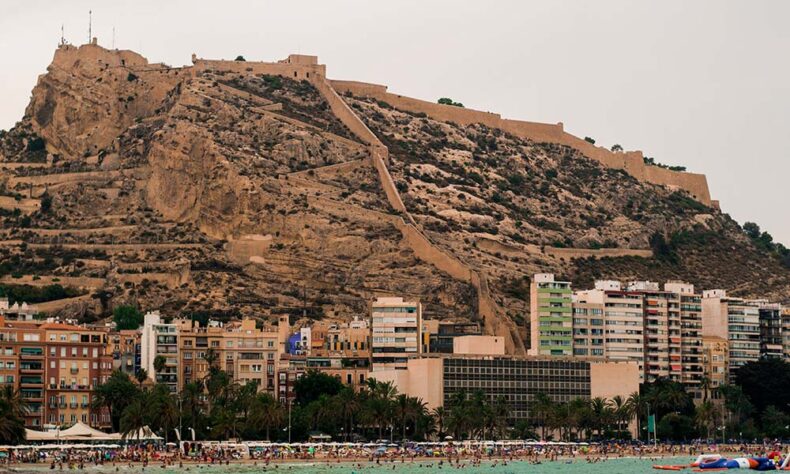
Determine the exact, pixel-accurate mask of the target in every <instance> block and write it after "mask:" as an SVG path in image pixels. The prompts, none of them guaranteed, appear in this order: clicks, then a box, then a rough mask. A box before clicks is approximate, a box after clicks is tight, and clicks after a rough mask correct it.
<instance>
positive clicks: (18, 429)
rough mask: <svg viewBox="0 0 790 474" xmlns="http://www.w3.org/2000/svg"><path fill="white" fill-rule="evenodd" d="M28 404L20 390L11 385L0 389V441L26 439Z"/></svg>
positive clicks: (14, 441) (16, 441)
mask: <svg viewBox="0 0 790 474" xmlns="http://www.w3.org/2000/svg"><path fill="white" fill-rule="evenodd" d="M28 411H29V409H28V405H27V402H26V401H25V399H24V398H22V396H21V394H20V392H19V390H14V388H13V387H12V386H10V385H6V386H5V387H3V389H2V391H0V441H2V442H4V443H18V442H20V441H24V440H25V415H26V414H27V413H28Z"/></svg>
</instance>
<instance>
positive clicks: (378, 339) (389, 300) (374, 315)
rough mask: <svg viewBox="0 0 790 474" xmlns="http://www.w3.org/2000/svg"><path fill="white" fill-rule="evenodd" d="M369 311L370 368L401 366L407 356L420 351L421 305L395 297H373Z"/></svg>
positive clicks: (417, 353) (399, 367)
mask: <svg viewBox="0 0 790 474" xmlns="http://www.w3.org/2000/svg"><path fill="white" fill-rule="evenodd" d="M370 314H371V323H370V328H371V341H370V351H371V362H372V363H373V370H378V369H379V368H392V367H394V368H398V369H405V368H406V363H407V361H408V359H409V357H411V356H415V355H419V354H420V353H421V352H422V346H423V344H422V305H421V304H420V302H419V301H405V300H404V299H403V298H399V297H384V298H377V299H376V301H374V302H373V304H372V305H371V311H370Z"/></svg>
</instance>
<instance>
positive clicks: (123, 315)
mask: <svg viewBox="0 0 790 474" xmlns="http://www.w3.org/2000/svg"><path fill="white" fill-rule="evenodd" d="M112 319H113V321H115V328H116V329H118V330H119V331H121V330H125V329H137V328H139V327H140V326H142V324H143V320H144V317H143V313H141V312H140V310H138V309H137V308H135V307H134V306H129V305H121V306H116V307H115V309H114V310H113V311H112Z"/></svg>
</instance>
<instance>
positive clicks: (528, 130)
mask: <svg viewBox="0 0 790 474" xmlns="http://www.w3.org/2000/svg"><path fill="white" fill-rule="evenodd" d="M437 110H438V111H439V112H436V111H437ZM428 112H430V113H428ZM480 114H486V113H482V112H476V111H469V110H466V109H460V108H458V107H453V106H445V105H437V104H430V103H428V102H424V101H418V100H416V99H409V98H403V97H401V96H397V95H395V94H390V93H389V92H387V91H386V88H385V87H384V86H376V85H370V84H362V83H352V82H349V81H334V80H332V81H330V80H328V79H327V78H326V68H325V66H323V65H320V64H318V61H317V58H315V57H313V56H302V55H292V56H290V57H289V58H288V59H286V60H283V61H281V62H277V63H253V62H246V61H211V60H203V59H198V58H196V57H193V66H192V67H183V68H170V67H167V66H164V65H158V64H149V63H148V62H147V61H146V60H145V59H144V58H143V57H142V56H140V55H139V54H137V53H133V52H129V51H110V50H106V49H104V48H101V47H100V46H98V45H84V46H81V47H79V48H76V47H72V46H63V47H61V48H59V49H58V51H57V52H56V54H55V59H54V60H53V63H52V65H51V66H50V68H48V72H47V73H46V74H44V75H42V76H41V77H40V78H39V81H38V84H37V86H36V88H35V89H34V92H33V97H32V99H31V103H30V105H29V106H28V108H27V111H26V116H25V118H23V120H22V121H21V122H20V123H18V124H17V126H16V127H15V128H14V129H12V130H11V131H9V132H7V133H4V134H3V136H2V147H0V165H2V168H3V169H2V173H3V174H2V175H0V176H2V181H1V182H2V192H0V195H3V196H0V198H4V199H0V208H3V209H5V210H4V211H3V219H4V221H5V222H6V223H7V224H8V225H4V226H3V227H4V228H6V230H5V232H4V236H5V237H4V238H5V239H6V242H11V241H14V242H22V243H23V244H24V245H19V244H17V246H14V245H12V244H6V245H4V246H3V247H2V251H3V252H5V253H4V255H3V257H4V258H6V259H9V261H10V260H13V259H16V260H17V261H20V262H22V261H24V259H25V258H29V259H30V260H31V261H33V262H40V263H37V264H36V265H32V266H31V265H28V266H27V267H28V268H27V270H28V273H34V272H35V273H37V274H41V275H45V274H52V275H58V274H60V275H63V276H66V275H69V276H72V277H92V278H99V279H104V280H105V282H106V283H105V285H102V286H101V287H100V288H89V289H88V290H89V291H91V292H95V294H97V295H99V294H100V295H103V297H101V298H99V297H97V298H95V300H96V301H95V303H94V304H93V305H91V304H87V305H86V304H84V302H82V303H81V304H83V306H82V307H79V308H76V310H75V309H73V308H72V309H64V311H72V312H73V311H76V312H77V313H79V314H81V315H93V316H101V315H103V314H106V312H107V311H108V310H109V308H110V307H112V306H113V305H115V304H119V303H121V302H128V301H132V302H136V303H138V304H140V305H141V306H145V307H147V308H152V309H154V308H159V307H161V308H162V309H164V310H166V311H171V312H173V313H178V314H185V313H190V312H194V311H220V312H226V313H228V314H247V315H252V314H254V315H256V316H258V317H260V318H262V319H266V318H269V317H271V316H273V315H275V314H281V313H283V312H285V313H288V314H291V315H293V316H294V318H300V317H305V316H306V317H333V318H339V319H348V318H349V317H350V316H351V315H354V314H356V315H359V314H363V313H364V312H365V311H366V301H367V300H369V299H370V298H371V297H372V296H374V295H378V294H402V295H405V296H413V297H419V298H421V299H422V300H423V301H424V302H425V303H426V308H427V314H428V316H429V317H440V318H458V319H463V320H477V321H480V322H481V324H483V325H484V327H485V329H486V332H488V333H493V334H499V335H503V336H505V337H506V338H507V340H508V348H509V351H510V352H513V353H521V352H523V350H524V343H523V341H524V340H525V338H526V327H525V321H526V320H528V317H526V314H527V312H528V291H526V289H525V281H528V280H526V279H525V277H526V276H528V275H531V274H532V273H535V272H539V271H554V272H555V273H558V274H561V275H563V276H564V277H567V278H570V279H572V280H575V281H579V283H580V284H586V283H588V282H589V281H590V279H591V278H597V277H611V278H619V277H623V279H628V278H630V277H633V279H648V278H652V277H661V278H664V277H672V278H677V277H681V278H684V279H687V280H692V282H694V283H696V284H698V285H700V286H705V287H706V288H709V287H711V286H724V287H727V288H730V289H732V290H734V291H735V293H736V294H737V293H740V294H743V295H745V296H766V297H770V298H775V299H781V300H784V301H787V299H788V294H790V291H788V289H790V275H789V274H788V273H790V272H788V271H787V269H786V268H784V267H783V266H782V265H781V263H780V262H779V261H778V260H777V259H775V258H773V257H772V256H771V255H770V254H769V252H766V251H763V250H764V249H763V250H761V249H760V248H759V247H758V246H756V245H755V244H754V242H753V241H752V240H751V239H750V238H749V237H748V236H746V235H745V234H744V232H743V231H742V230H741V229H740V226H738V225H737V223H735V222H734V221H732V219H730V218H729V217H728V216H726V214H722V213H721V212H720V211H719V210H718V206H717V203H716V202H715V201H713V200H711V199H710V196H709V193H708V190H707V181H706V180H705V177H704V175H695V174H689V173H679V172H675V171H670V170H664V169H662V168H658V167H655V166H650V165H647V164H645V163H644V160H643V158H642V156H641V153H638V152H628V153H613V152H610V151H608V150H605V149H602V148H598V147H593V146H592V144H589V143H587V142H585V141H583V140H579V139H578V138H575V137H573V138H569V137H572V136H570V135H568V134H566V133H565V132H564V131H563V130H562V126H561V124H559V125H547V124H532V123H530V122H516V121H506V120H503V119H501V118H500V117H498V116H496V115H495V114H486V115H480ZM478 117H483V119H479V120H478ZM451 119H452V120H451ZM496 124H499V125H500V127H504V129H503V128H497V127H494V126H492V125H496ZM536 130H537V131H536ZM541 134H543V135H541ZM547 138H549V139H550V140H546V139H547ZM552 140H554V141H552ZM579 142H581V143H579ZM591 147H592V148H591ZM589 155H593V156H589ZM653 169H656V170H660V171H653ZM679 176H680V177H683V176H688V177H689V178H688V179H686V178H678V177H679ZM45 203H46V204H45ZM21 208H24V209H21ZM45 208H46V209H45ZM14 209H20V210H19V211H15V210H14ZM56 229H59V230H58V231H57V235H56V236H54V234H53V231H54V230H56ZM76 230H79V232H76ZM53 236H54V237H53ZM656 236H659V237H660V238H661V239H663V241H664V244H665V246H661V245H658V244H659V243H660V242H657V239H659V237H656ZM58 239H60V240H58ZM122 239H125V241H124V242H125V245H127V246H128V245H130V244H133V243H134V244H135V245H142V246H144V247H135V248H133V249H130V248H128V247H127V248H125V249H124V248H122V247H121V246H120V243H119V241H123V240H122ZM165 244H167V245H168V246H169V247H166V246H164V245H165ZM64 245H65V246H64ZM70 246H71V247H70ZM667 249H668V250H667ZM77 251H79V252H83V253H86V252H88V253H90V254H89V255H83V254H80V255H73V254H71V253H69V252H72V253H73V252H77ZM36 252H41V253H42V254H41V255H39V254H37V253H36ZM718 252H721V254H719V253H718ZM44 253H46V255H44ZM725 253H726V254H725ZM45 262H49V263H46V264H45ZM97 262H101V263H97ZM147 262H153V263H151V264H149V265H148V267H150V268H144V270H146V271H139V270H138V271H137V275H136V276H135V277H134V278H131V277H130V275H131V274H130V273H129V272H130V270H129V268H131V267H129V266H130V265H131V266H137V267H139V268H143V267H145V266H146V264H147ZM124 266H126V269H124ZM706 266H707V267H710V268H711V269H712V270H713V271H707V272H706V271H705V270H704V268H705V267H706ZM137 267H135V268H137ZM185 269H187V270H186V271H185ZM719 269H728V272H727V273H721V274H719V272H718V270H719ZM176 275H177V276H176ZM149 277H150V278H149ZM174 282H176V283H174Z"/></svg>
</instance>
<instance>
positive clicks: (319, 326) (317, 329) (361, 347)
mask: <svg viewBox="0 0 790 474" xmlns="http://www.w3.org/2000/svg"><path fill="white" fill-rule="evenodd" d="M312 342H313V344H312V345H313V347H312V350H311V351H310V355H311V356H316V357H330V356H332V357H355V358H356V357H359V358H369V357H370V324H369V323H368V321H367V320H365V319H358V318H356V317H355V318H354V319H353V320H352V321H349V322H347V323H338V322H324V321H316V322H315V323H313V325H312Z"/></svg>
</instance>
